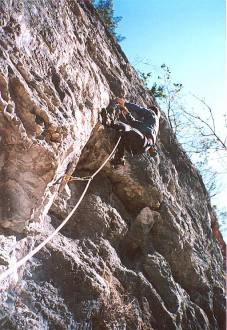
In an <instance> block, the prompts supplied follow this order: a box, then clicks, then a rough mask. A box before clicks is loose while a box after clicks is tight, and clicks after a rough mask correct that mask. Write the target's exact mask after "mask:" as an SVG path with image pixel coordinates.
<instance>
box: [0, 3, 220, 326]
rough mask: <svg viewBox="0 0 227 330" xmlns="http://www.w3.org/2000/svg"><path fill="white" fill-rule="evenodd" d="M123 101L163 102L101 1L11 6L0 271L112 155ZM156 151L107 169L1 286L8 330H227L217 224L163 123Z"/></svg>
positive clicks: (1, 126) (1, 107) (3, 105)
mask: <svg viewBox="0 0 227 330" xmlns="http://www.w3.org/2000/svg"><path fill="white" fill-rule="evenodd" d="M122 90H124V92H125V94H126V98H127V99H128V100H129V101H131V102H136V103H138V104H141V105H149V104H154V103H155V100H154V99H152V97H151V96H150V95H149V94H148V93H147V92H146V90H145V89H144V87H143V85H142V83H141V81H140V80H139V78H138V76H137V74H136V72H135V70H134V69H133V67H131V65H130V64H129V62H128V60H127V58H126V56H125V54H124V53H123V52H122V50H121V48H120V46H119V45H118V44H116V42H115V40H114V39H113V37H112V36H111V35H110V33H109V32H108V31H107V29H106V28H105V26H104V25H103V23H102V21H101V20H100V17H99V16H98V14H97V13H96V11H95V9H94V8H93V6H92V4H91V1H85V0H84V1H82V0H78V1H76V0H61V1H60V0H46V1H45V4H44V2H43V1H40V0H34V1H25V0H21V1H14V2H12V1H7V0H2V1H1V2H0V92H1V93H0V178H1V180H0V247H1V249H0V250H1V251H0V272H4V271H5V270H6V269H7V268H8V267H9V266H11V265H14V264H15V263H16V262H17V260H20V259H21V258H22V257H23V256H25V255H26V254H27V253H28V252H29V251H31V249H32V248H33V247H34V246H37V245H38V244H39V243H40V242H42V241H44V239H45V238H47V237H48V236H49V235H51V234H52V233H53V231H54V229H55V228H56V227H57V226H58V225H59V224H60V223H61V222H62V221H63V220H64V219H65V218H66V216H67V215H68V214H69V212H70V211H71V210H72V209H73V208H74V206H75V205H76V203H77V202H78V200H79V198H80V196H81V194H82V192H83V189H84V188H85V185H86V182H87V181H86V180H85V181H84V180H80V178H84V177H89V176H90V175H92V174H93V173H94V172H95V171H96V170H97V169H98V168H99V167H100V166H101V164H102V163H103V162H104V160H105V159H106V158H107V157H108V155H109V154H110V153H111V151H112V149H113V147H114V145H115V143H116V141H117V139H118V136H117V135H116V132H115V131H114V130H112V129H110V128H104V127H103V126H102V125H101V124H100V123H99V122H98V113H99V111H100V110H101V109H102V108H103V107H104V108H105V107H106V106H107V105H108V103H109V100H110V99H112V98H113V97H116V96H118V94H119V93H120V92H121V91H122ZM157 148H158V156H157V157H155V158H151V157H150V156H149V155H140V156H135V157H132V156H131V155H129V154H127V155H126V165H125V167H123V166H122V167H119V168H117V169H113V168H112V166H111V164H110V162H108V163H107V164H106V166H105V167H104V168H103V169H102V171H101V172H99V174H98V175H97V176H96V177H95V178H94V179H93V180H92V182H91V184H90V186H89V189H88V191H87V193H86V195H85V197H84V199H83V201H82V202H81V204H80V206H79V208H78V209H77V211H76V212H75V213H74V215H73V216H72V218H71V219H70V220H69V222H68V223H67V224H66V225H65V226H64V227H63V228H62V230H61V232H60V233H58V234H56V235H55V237H54V238H53V239H52V240H51V241H50V242H49V243H48V244H47V245H46V246H45V248H43V249H42V250H40V251H39V252H38V253H37V254H36V255H35V256H34V257H32V258H31V259H30V260H29V261H27V262H26V263H25V264H23V265H22V266H21V267H20V268H19V269H18V270H17V271H14V272H13V273H12V275H11V276H9V277H7V278H6V279H5V280H4V281H3V282H0V329H10V330H11V329H12V330H14V329H15V330H17V329H18V330H19V329H32V330H40V329H44V328H45V329H47V330H52V329H81V330H85V329H86V330H100V329H106V330H110V329H111V330H112V329H119V330H124V329H130V330H145V329H146V330H148V329H149V330H152V329H153V330H163V329H168V330H172V329H173V330H174V329H179V330H181V329H182V330H185V329H187V330H194V329H201V330H225V329H226V324H225V290H224V287H225V286H224V266H223V265H224V259H223V255H222V251H224V243H223V241H222V240H221V234H220V232H219V230H218V225H217V223H218V222H217V218H216V215H215V213H214V211H213V210H212V207H211V205H210V200H209V196H208V193H207V191H206V189H205V187H204V184H203V182H202V180H201V176H200V175H199V173H198V172H197V171H196V169H195V168H194V166H193V165H192V163H191V162H190V160H189V158H188V157H187V155H186V154H185V152H184V150H183V149H182V148H181V146H180V145H179V143H178V142H177V141H176V139H175V137H174V134H173V132H172V131H171V129H170V127H169V125H168V121H167V119H166V118H165V115H164V114H162V116H161V120H160V134H159V137H158V143H157ZM71 175H73V176H74V177H76V178H77V179H75V180H73V181H72V180H70V176H71ZM219 242H222V245H221V246H220V244H219ZM221 248H222V250H221Z"/></svg>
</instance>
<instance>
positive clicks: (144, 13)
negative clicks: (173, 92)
mask: <svg viewBox="0 0 227 330" xmlns="http://www.w3.org/2000/svg"><path fill="white" fill-rule="evenodd" d="M113 3H114V10H115V16H122V17H123V19H122V21H121V22H120V23H119V28H118V30H117V32H118V33H119V34H121V35H123V36H125V37H126V39H125V40H124V41H123V42H122V43H121V47H122V48H123V50H124V52H125V53H126V55H127V57H128V58H129V60H130V62H131V63H132V64H134V65H136V66H137V68H139V69H140V70H141V71H144V72H145V71H147V72H149V71H152V70H154V69H155V68H158V67H160V66H161V64H163V63H165V64H167V65H168V66H169V67H170V69H171V72H172V77H173V80H174V81H175V82H179V83H182V84H183V85H184V88H185V92H189V93H190V92H191V93H193V94H195V95H197V96H198V97H200V98H204V99H205V100H206V102H207V103H208V104H209V105H210V106H211V108H212V110H213V113H214V114H215V116H216V118H217V127H218V130H219V134H220V135H221V134H222V133H223V132H224V129H223V123H224V117H223V115H224V114H225V113H226V99H225V92H226V85H225V56H226V54H225V12H226V11H225V0H194V1H192V0H171V1H169V0H113ZM141 60H144V61H149V62H150V63H152V65H151V66H147V65H142V64H140V65H139V64H138V62H139V61H141ZM188 102H190V100H189V101H188ZM189 106H190V104H189ZM225 132H226V129H225ZM226 159H227V158H226ZM214 166H216V164H214ZM217 166H220V171H221V172H223V171H224V170H226V169H227V164H226V163H225V164H219V165H217ZM226 176H227V174H226V173H225V174H224V175H222V176H220V181H222V182H221V184H222V193H221V194H219V195H218V196H217V198H216V199H214V201H213V203H216V204H217V205H218V206H219V207H223V206H226V196H227V178H226ZM226 239H227V230H226Z"/></svg>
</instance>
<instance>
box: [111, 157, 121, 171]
mask: <svg viewBox="0 0 227 330" xmlns="http://www.w3.org/2000/svg"><path fill="white" fill-rule="evenodd" d="M110 164H111V165H112V166H113V168H115V169H116V168H118V167H120V166H125V159H124V157H122V158H113V159H111V161H110Z"/></svg>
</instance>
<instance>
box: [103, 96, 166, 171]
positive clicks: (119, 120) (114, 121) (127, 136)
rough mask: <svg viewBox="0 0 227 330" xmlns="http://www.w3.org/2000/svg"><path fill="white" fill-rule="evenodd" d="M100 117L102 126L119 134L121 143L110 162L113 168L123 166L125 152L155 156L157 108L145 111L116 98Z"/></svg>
mask: <svg viewBox="0 0 227 330" xmlns="http://www.w3.org/2000/svg"><path fill="white" fill-rule="evenodd" d="M110 109H111V110H110ZM113 109H114V110H113ZM109 110H110V111H109ZM131 112H132V113H133V115H132V114H131ZM134 115H135V116H136V118H137V119H136V118H135V117H134ZM101 117H102V123H103V125H105V126H108V127H112V128H114V129H115V130H117V131H119V132H120V134H121V141H120V143H119V145H118V148H117V151H116V153H115V156H114V158H113V160H112V161H111V163H112V165H113V166H118V165H124V164H125V160H124V153H125V150H126V151H128V152H130V153H131V154H132V155H138V154H142V153H145V152H149V153H150V154H151V155H152V156H154V155H155V154H156V149H155V146H154V145H155V142H156V138H157V134H158V129H159V118H160V111H159V109H158V107H157V106H155V105H152V106H151V107H149V109H147V108H144V107H141V106H139V105H137V104H134V103H129V102H127V101H126V100H125V99H124V98H116V99H115V100H114V102H112V105H110V107H108V108H107V110H105V109H103V110H102V112H101Z"/></svg>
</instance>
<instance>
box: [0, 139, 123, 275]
mask: <svg viewBox="0 0 227 330" xmlns="http://www.w3.org/2000/svg"><path fill="white" fill-rule="evenodd" d="M120 140H121V137H119V139H118V140H117V143H116V144H115V147H114V148H113V150H112V152H111V153H110V155H109V156H108V157H107V159H106V160H105V161H104V162H103V163H102V165H101V166H100V167H99V168H98V169H97V171H95V172H94V173H93V174H92V175H91V176H90V177H84V178H86V181H88V182H87V184H86V186H85V188H84V191H83V193H82V194H81V196H80V199H79V200H78V202H77V203H76V205H75V206H74V208H73V209H72V211H71V212H70V213H69V214H68V216H67V217H66V218H65V220H64V221H62V223H61V224H60V225H59V226H58V227H57V228H56V229H55V230H54V231H53V233H52V234H51V235H50V236H48V237H47V238H46V239H45V240H44V241H43V242H42V243H40V244H39V245H38V246H37V247H36V248H35V249H34V250H32V251H30V252H29V253H28V254H27V255H26V256H24V257H23V258H22V259H20V260H19V261H18V262H16V263H15V264H14V265H13V266H11V267H9V268H8V269H7V270H5V271H4V272H2V273H1V274H0V281H2V280H4V279H5V278H6V277H7V276H9V275H10V274H12V273H13V272H14V271H16V270H17V269H18V268H19V267H20V266H22V265H23V264H24V263H25V262H26V261H28V260H29V259H30V258H32V257H33V256H34V255H35V254H36V253H37V252H39V251H40V250H41V249H42V248H43V247H44V246H45V245H46V244H47V243H48V242H49V241H51V239H52V238H53V237H54V236H55V235H56V234H57V233H58V232H59V231H60V230H61V229H62V228H63V227H64V226H65V224H66V223H67V222H68V221H69V219H70V218H71V217H72V215H73V214H74V213H75V211H76V209H77V208H78V206H79V205H80V203H81V201H82V200H83V198H84V196H85V194H86V192H87V190H88V187H89V186H90V183H91V181H92V180H93V179H94V177H95V176H96V175H97V174H98V173H99V172H100V171H101V170H102V169H103V167H104V166H105V165H106V163H107V162H108V161H109V160H110V158H111V157H112V156H113V154H114V152H115V151H116V149H117V146H118V144H119V142H120ZM71 178H72V179H73V180H74V179H76V180H78V179H82V180H84V178H77V177H71Z"/></svg>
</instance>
